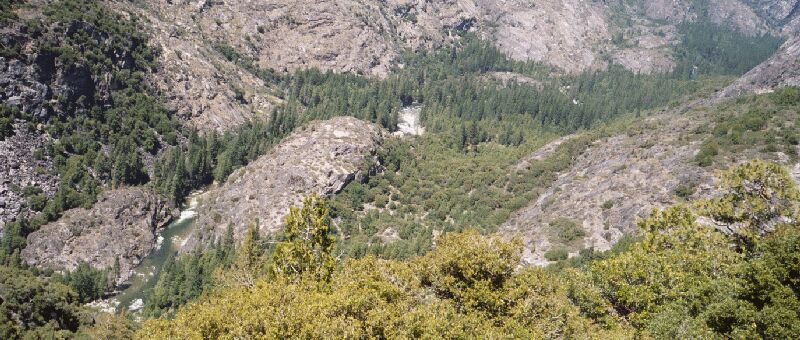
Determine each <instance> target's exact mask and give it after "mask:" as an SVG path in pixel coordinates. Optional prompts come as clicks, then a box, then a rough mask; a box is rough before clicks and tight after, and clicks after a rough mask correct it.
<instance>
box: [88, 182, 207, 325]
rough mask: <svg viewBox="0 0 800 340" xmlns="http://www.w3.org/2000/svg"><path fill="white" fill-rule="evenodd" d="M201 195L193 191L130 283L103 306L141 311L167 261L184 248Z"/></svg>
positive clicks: (161, 234)
mask: <svg viewBox="0 0 800 340" xmlns="http://www.w3.org/2000/svg"><path fill="white" fill-rule="evenodd" d="M198 195H199V193H194V194H192V195H191V196H190V198H189V202H188V205H187V206H186V207H185V209H184V210H182V211H181V214H180V217H179V218H178V219H177V220H175V221H173V222H172V223H170V224H169V225H168V226H167V227H166V228H164V229H163V230H162V231H161V233H160V234H159V235H158V240H157V241H156V246H155V248H154V249H153V251H152V252H151V253H150V254H149V255H147V257H145V258H144V260H143V261H142V263H140V264H139V265H138V266H136V268H135V269H134V270H133V275H132V276H131V279H130V281H129V282H128V284H129V285H128V286H127V287H125V288H124V289H123V290H122V291H121V292H119V293H118V294H116V295H115V296H113V297H111V298H109V299H108V300H106V301H104V302H103V303H102V306H101V307H103V308H104V309H107V310H111V309H114V310H115V311H117V312H121V311H126V312H130V311H138V310H139V309H141V308H142V306H143V304H144V300H145V299H146V298H147V295H148V294H149V293H150V291H151V290H152V289H153V287H154V286H155V284H156V282H158V277H159V275H160V274H161V268H162V267H163V266H164V263H166V261H167V260H168V259H169V258H170V257H171V256H172V255H173V254H175V253H177V252H178V250H180V248H181V246H182V245H183V242H185V240H186V238H187V237H188V236H189V234H190V233H191V231H192V226H193V225H194V218H195V215H196V212H195V209H196V208H197V196H198Z"/></svg>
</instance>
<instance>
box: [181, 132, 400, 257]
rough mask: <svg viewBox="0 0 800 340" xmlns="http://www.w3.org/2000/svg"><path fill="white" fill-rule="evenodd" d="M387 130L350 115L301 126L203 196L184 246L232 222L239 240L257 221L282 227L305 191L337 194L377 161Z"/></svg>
mask: <svg viewBox="0 0 800 340" xmlns="http://www.w3.org/2000/svg"><path fill="white" fill-rule="evenodd" d="M384 134H385V132H384V131H383V130H382V129H381V128H380V127H378V126H377V125H375V124H371V123H367V122H364V121H361V120H358V119H355V118H351V117H339V118H333V119H330V120H326V121H318V122H314V123H311V124H309V125H307V126H305V127H302V128H299V129H298V130H297V131H296V132H294V133H293V134H292V135H290V136H289V137H287V138H286V139H285V140H284V141H283V142H281V143H280V144H279V145H277V146H276V147H275V149H274V150H272V152H270V153H269V154H267V155H264V156H262V157H260V158H259V159H257V160H256V161H254V162H252V163H251V164H249V165H248V166H246V167H244V168H242V169H239V170H238V171H236V172H234V173H233V174H232V175H231V176H230V177H229V178H228V181H227V182H226V183H223V184H221V185H220V186H219V187H218V188H216V189H213V190H210V191H209V192H207V193H206V194H204V195H203V196H202V197H200V198H199V206H198V209H197V212H198V218H197V221H196V223H197V227H196V228H195V231H194V232H193V234H192V235H191V236H190V238H189V240H188V241H187V242H186V244H185V245H184V248H183V250H191V249H194V248H195V247H197V246H198V245H201V246H202V245H207V244H208V243H209V242H211V241H213V240H214V239H217V238H220V237H222V236H223V235H224V233H225V231H226V230H227V228H228V225H233V229H234V236H235V238H236V239H239V240H240V239H241V238H242V237H243V235H244V233H245V231H246V230H247V228H248V226H249V225H250V224H251V223H255V221H256V220H258V222H259V226H260V230H261V232H262V233H273V232H276V231H278V230H280V229H281V228H282V224H283V218H284V216H285V215H286V213H287V211H288V208H289V207H290V206H292V205H297V204H299V203H300V202H301V201H302V199H303V197H304V196H306V195H308V194H311V193H317V194H320V195H322V196H330V195H332V194H334V193H337V192H339V191H340V190H342V189H343V188H344V187H345V185H347V184H348V183H349V182H350V181H352V180H353V179H355V178H357V177H359V175H360V174H361V172H362V171H363V170H364V169H368V168H369V166H368V165H369V164H375V162H376V160H375V155H376V151H377V150H378V147H379V146H380V144H381V141H382V139H383V136H384Z"/></svg>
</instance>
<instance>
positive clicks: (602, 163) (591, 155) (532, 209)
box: [500, 101, 800, 265]
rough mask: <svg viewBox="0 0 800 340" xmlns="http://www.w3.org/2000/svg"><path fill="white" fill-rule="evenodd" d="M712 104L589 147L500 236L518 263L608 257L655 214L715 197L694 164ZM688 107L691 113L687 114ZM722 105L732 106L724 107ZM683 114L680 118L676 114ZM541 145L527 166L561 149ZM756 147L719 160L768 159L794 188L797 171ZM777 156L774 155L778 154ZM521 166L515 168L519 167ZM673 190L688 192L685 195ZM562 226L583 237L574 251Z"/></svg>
mask: <svg viewBox="0 0 800 340" xmlns="http://www.w3.org/2000/svg"><path fill="white" fill-rule="evenodd" d="M713 102H714V101H700V102H695V103H692V104H689V105H688V106H687V107H684V108H679V109H677V110H675V111H672V112H668V113H664V114H661V115H658V116H654V117H652V118H649V119H648V120H646V121H645V122H643V123H641V124H636V125H633V126H631V127H629V128H628V129H627V131H626V132H625V133H621V134H616V135H613V136H611V137H608V138H603V139H600V140H598V141H596V142H595V143H594V144H593V145H591V146H590V147H589V149H587V150H586V152H584V153H583V154H582V155H580V156H579V157H578V158H577V159H576V160H575V162H574V165H573V166H572V167H571V168H570V169H568V170H566V171H564V172H562V173H560V174H559V176H558V178H557V179H556V180H555V181H554V182H553V183H552V184H551V186H550V187H549V188H548V189H547V190H546V191H545V192H544V193H543V194H542V195H540V196H539V197H538V199H536V200H535V201H533V202H531V203H530V204H529V205H528V206H527V207H524V208H522V209H520V210H519V211H517V212H516V213H514V215H512V217H511V218H510V219H509V220H508V221H507V222H506V223H505V224H504V225H503V226H502V227H501V228H500V232H501V233H502V234H504V235H508V236H521V237H522V238H523V240H524V242H525V252H524V254H523V259H524V261H526V262H527V263H528V264H536V265H542V264H546V263H547V261H546V259H545V258H544V254H545V252H546V251H548V250H549V249H552V248H555V247H562V246H564V245H566V246H567V248H568V249H569V248H571V249H570V250H572V251H577V249H578V248H593V249H595V250H601V251H602V250H607V249H609V248H610V247H611V246H612V245H614V244H615V243H616V242H617V241H619V239H620V238H621V237H622V236H623V235H626V234H635V233H636V232H637V230H636V223H637V220H639V219H640V218H643V217H646V216H648V215H649V214H650V213H651V212H652V210H653V209H655V208H664V207H667V206H670V205H673V204H676V203H678V202H679V201H681V200H682V199H683V198H681V197H680V195H684V196H685V195H689V198H704V197H709V196H710V195H712V194H713V193H714V192H715V190H716V189H715V185H714V169H713V168H711V167H701V166H699V165H698V164H697V163H696V162H695V156H696V155H697V153H698V151H699V150H700V148H701V146H702V144H703V142H704V141H705V140H706V139H707V138H708V136H710V135H709V134H708V133H707V132H705V131H707V128H708V127H709V126H713V124H714V121H716V120H717V119H720V118H719V117H718V116H715V115H716V114H717V113H714V112H715V111H714V107H708V106H704V105H705V104H707V103H713ZM693 105H694V106H693ZM727 105H734V104H733V103H731V102H729V103H728V104H727ZM684 110H689V112H687V113H681V112H683V111H684ZM562 141H563V139H559V140H556V141H554V142H553V143H551V145H546V146H545V147H543V148H542V149H541V150H540V151H539V152H537V153H534V154H533V155H531V156H530V157H529V158H528V159H531V160H535V159H537V157H540V156H539V155H541V154H546V153H547V152H549V150H551V149H553V148H554V145H557V144H558V143H561V142H562ZM760 150H761V149H760V147H757V146H754V149H747V150H742V151H740V152H739V153H737V154H736V155H735V156H732V157H726V158H725V160H724V162H725V164H728V165H731V164H735V163H737V162H740V161H744V160H746V159H752V158H765V157H767V158H770V159H772V158H775V157H777V158H776V159H775V160H776V161H779V162H782V163H783V164H784V165H785V166H786V167H787V168H789V169H791V171H792V173H793V176H794V177H795V179H796V180H800V164H795V163H791V161H790V159H789V158H788V157H785V155H783V156H780V155H773V154H765V153H762V152H761V151H760ZM778 154H780V153H778ZM528 159H524V160H523V161H522V162H521V163H520V165H521V166H525V165H526V162H527V161H528ZM680 188H691V189H689V191H688V192H687V191H686V190H681V189H680ZM564 219H569V220H571V221H573V222H574V223H576V225H577V227H578V228H580V229H582V230H583V231H584V233H585V234H584V235H582V236H580V237H579V238H578V242H580V245H579V246H577V247H576V245H575V244H572V243H570V244H564V243H563V240H561V239H559V237H558V236H557V233H558V229H557V228H556V227H555V226H554V225H557V224H558V222H559V220H561V221H563V220H564Z"/></svg>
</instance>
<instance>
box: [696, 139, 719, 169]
mask: <svg viewBox="0 0 800 340" xmlns="http://www.w3.org/2000/svg"><path fill="white" fill-rule="evenodd" d="M718 154H719V144H717V142H716V141H714V140H710V141H707V142H705V143H703V146H702V147H700V151H699V152H698V153H697V155H696V156H695V157H694V161H695V162H696V163H697V165H699V166H703V167H706V166H709V165H711V164H712V163H714V157H716V156H717V155H718Z"/></svg>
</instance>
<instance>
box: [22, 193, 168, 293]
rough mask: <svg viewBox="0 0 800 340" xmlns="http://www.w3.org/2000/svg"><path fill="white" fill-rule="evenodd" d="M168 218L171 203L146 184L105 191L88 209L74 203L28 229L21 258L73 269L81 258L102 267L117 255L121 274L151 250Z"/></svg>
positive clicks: (122, 277)
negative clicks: (52, 219)
mask: <svg viewBox="0 0 800 340" xmlns="http://www.w3.org/2000/svg"><path fill="white" fill-rule="evenodd" d="M171 218H172V213H171V212H170V209H169V205H168V203H167V202H166V200H164V199H163V198H161V197H160V196H159V195H157V194H155V193H153V192H151V191H149V190H147V189H144V188H129V189H119V190H111V191H107V192H104V193H103V194H101V195H100V197H99V198H98V201H97V203H96V204H95V205H94V206H93V207H92V208H91V209H82V208H77V209H72V210H69V211H67V212H66V213H64V216H62V217H61V218H60V219H59V220H58V221H55V222H51V223H49V224H46V225H44V226H42V227H41V229H39V230H37V231H35V232H33V233H32V234H30V235H28V246H27V247H26V248H25V249H24V250H23V251H22V254H21V255H22V258H23V260H24V261H25V262H26V263H27V264H28V265H31V266H36V267H41V268H45V267H49V268H53V269H58V270H74V269H75V268H76V267H77V266H78V264H80V263H82V262H85V263H88V264H89V265H91V266H92V267H94V268H98V269H106V268H111V267H113V265H114V262H115V259H119V264H120V277H119V278H117V282H118V283H121V282H124V281H126V280H127V279H128V278H129V276H130V273H131V269H133V268H134V267H136V265H138V264H139V263H140V262H141V261H142V259H143V258H144V257H145V256H147V255H148V254H150V252H151V251H152V250H153V247H154V246H155V244H156V237H157V232H158V230H159V228H161V227H162V226H164V225H165V224H166V223H167V222H168V221H169V220H170V219H171Z"/></svg>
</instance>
